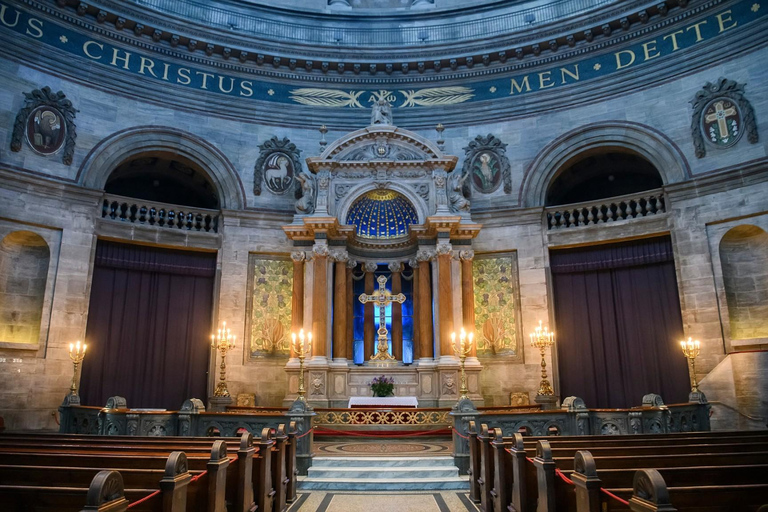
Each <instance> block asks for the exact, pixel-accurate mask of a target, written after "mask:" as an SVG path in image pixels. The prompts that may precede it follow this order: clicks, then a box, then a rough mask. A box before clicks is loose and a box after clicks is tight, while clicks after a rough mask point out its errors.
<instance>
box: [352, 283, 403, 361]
mask: <svg viewBox="0 0 768 512" xmlns="http://www.w3.org/2000/svg"><path fill="white" fill-rule="evenodd" d="M377 281H378V282H379V289H378V290H375V291H374V292H373V294H371V295H367V294H365V293H362V294H360V297H358V299H359V300H360V302H362V303H363V304H366V303H368V302H373V305H374V306H376V307H378V308H379V330H378V334H379V342H378V345H377V347H376V354H374V355H372V356H371V361H372V362H375V363H378V364H384V365H388V364H396V363H397V361H396V360H395V358H394V357H392V356H391V355H389V343H388V342H387V315H386V307H387V306H388V305H389V304H391V303H393V302H399V303H400V304H402V303H403V302H405V295H403V294H402V293H398V294H397V295H393V294H392V293H390V292H389V290H387V286H386V285H387V278H386V277H385V276H379V278H378V279H377Z"/></svg>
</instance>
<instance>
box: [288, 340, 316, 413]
mask: <svg viewBox="0 0 768 512" xmlns="http://www.w3.org/2000/svg"><path fill="white" fill-rule="evenodd" d="M291 339H292V340H293V341H292V343H293V353H294V354H296V357H298V358H299V396H298V400H301V401H302V402H305V401H306V399H305V398H304V394H305V393H306V392H307V391H306V390H305V389H304V358H305V357H307V355H308V354H311V353H312V333H311V332H309V333H307V335H306V336H305V335H304V329H302V330H300V331H299V336H298V337H297V336H296V333H292V334H291Z"/></svg>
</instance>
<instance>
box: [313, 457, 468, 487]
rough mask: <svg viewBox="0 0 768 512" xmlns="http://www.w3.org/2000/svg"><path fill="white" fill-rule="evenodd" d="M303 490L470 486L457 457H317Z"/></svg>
mask: <svg viewBox="0 0 768 512" xmlns="http://www.w3.org/2000/svg"><path fill="white" fill-rule="evenodd" d="M299 489H302V490H313V491H321V490H322V491H362V490H376V491H426V490H450V489H469V478H468V477H467V476H459V469H458V468H457V467H456V466H455V465H454V463H453V457H315V458H314V459H313V460H312V467H310V468H309V473H308V474H307V476H306V477H303V478H302V477H299Z"/></svg>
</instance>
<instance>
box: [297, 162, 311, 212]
mask: <svg viewBox="0 0 768 512" xmlns="http://www.w3.org/2000/svg"><path fill="white" fill-rule="evenodd" d="M296 180H297V181H298V183H299V185H300V186H301V195H298V191H297V195H298V197H297V200H296V212H297V213H303V214H305V215H309V214H311V213H312V212H314V211H315V180H314V178H313V177H312V176H310V175H309V174H307V173H304V172H301V173H299V174H298V175H297V176H296Z"/></svg>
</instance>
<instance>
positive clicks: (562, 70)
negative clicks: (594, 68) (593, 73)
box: [560, 64, 579, 84]
mask: <svg viewBox="0 0 768 512" xmlns="http://www.w3.org/2000/svg"><path fill="white" fill-rule="evenodd" d="M565 75H568V76H570V77H571V78H573V79H574V80H576V81H577V82H578V81H579V65H578V64H574V65H573V73H571V72H570V71H568V69H566V68H560V79H561V80H562V82H563V84H565V83H566V80H565Z"/></svg>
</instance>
